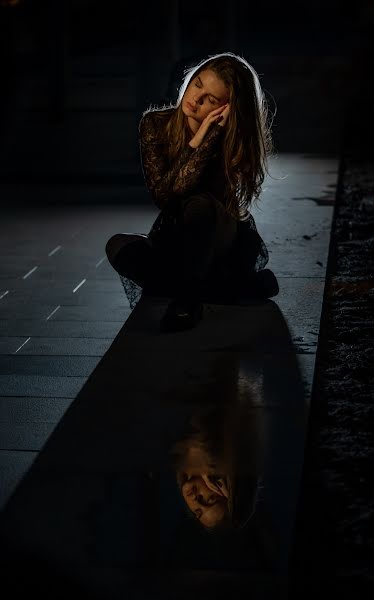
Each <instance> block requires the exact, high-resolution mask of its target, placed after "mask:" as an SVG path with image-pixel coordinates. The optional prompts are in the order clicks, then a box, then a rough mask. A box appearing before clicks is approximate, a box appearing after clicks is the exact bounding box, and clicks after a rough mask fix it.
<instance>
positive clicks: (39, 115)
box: [0, 0, 374, 185]
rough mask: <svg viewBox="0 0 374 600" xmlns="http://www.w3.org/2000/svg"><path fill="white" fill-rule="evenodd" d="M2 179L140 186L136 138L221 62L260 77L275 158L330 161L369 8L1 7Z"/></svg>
mask: <svg viewBox="0 0 374 600" xmlns="http://www.w3.org/2000/svg"><path fill="white" fill-rule="evenodd" d="M0 20H1V32H0V33H1V44H2V48H1V70H2V92H1V142H0V158H1V160H0V181H1V182H2V183H4V184H22V183H28V182H32V183H36V184H40V185H44V184H46V183H50V184H56V185H59V184H61V183H75V182H78V183H88V184H90V183H99V182H105V183H113V184H114V183H118V184H132V183H134V184H135V185H137V184H140V185H142V176H141V168H140V158H139V150H138V139H137V127H138V123H139V119H140V117H141V114H142V112H143V111H144V110H145V109H146V108H147V107H148V106H149V105H150V104H151V103H152V104H155V105H156V104H160V103H163V102H169V101H171V100H175V98H176V95H177V88H178V86H179V85H180V83H181V74H182V73H183V69H184V68H185V67H186V66H188V65H190V64H194V63H195V62H196V61H197V60H201V59H202V58H205V57H207V56H208V55H210V54H214V53H216V52H223V51H230V52H234V53H238V54H240V55H241V56H243V57H244V58H246V60H248V62H249V63H250V64H252V65H253V67H254V68H255V69H256V71H257V73H258V74H259V76H260V82H261V85H262V87H263V89H264V91H265V94H266V99H267V100H268V103H269V111H270V113H271V114H274V112H276V115H275V118H274V122H273V139H274V145H275V151H276V152H308V153H318V154H331V155H334V156H337V155H339V153H340V151H341V146H342V138H343V135H344V124H345V122H346V119H347V115H348V114H349V113H350V112H351V113H352V111H354V112H356V111H357V118H358V120H359V122H360V124H361V125H363V126H364V120H365V118H367V115H365V114H364V115H363V114H360V106H359V105H357V96H355V92H357V87H358V86H362V85H365V84H364V81H363V80H365V79H366V78H368V77H369V73H368V72H367V71H365V70H363V69H362V64H363V59H364V58H365V59H366V58H367V55H368V52H370V41H371V35H372V28H373V21H374V6H373V3H372V2H369V1H364V0H359V1H356V2H339V1H337V0H334V1H329V2H326V1H322V0H314V1H313V2H309V3H308V2H303V3H302V2H294V3H293V2H288V3H284V2H274V1H270V2H269V1H268V2H266V3H262V2H260V3H256V2H245V1H243V0H236V1H230V2H214V3H196V2H195V3H191V2H186V1H179V2H177V1H175V0H163V1H161V2H157V3H145V2H127V1H125V0H106V1H105V2H99V1H98V0H70V1H68V0H67V1H65V2H64V1H63V0H57V1H54V2H48V1H46V0H23V1H22V0H19V1H18V2H17V0H1V1H0Z"/></svg>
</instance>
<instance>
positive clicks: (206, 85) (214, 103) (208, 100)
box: [182, 69, 229, 123]
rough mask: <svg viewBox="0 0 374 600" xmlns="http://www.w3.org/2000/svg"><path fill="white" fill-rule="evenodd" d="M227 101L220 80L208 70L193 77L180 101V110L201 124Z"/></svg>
mask: <svg viewBox="0 0 374 600" xmlns="http://www.w3.org/2000/svg"><path fill="white" fill-rule="evenodd" d="M228 101H229V90H228V88H227V87H226V85H225V83H224V82H223V81H222V79H219V77H218V76H217V75H216V74H215V72H214V71H212V70H210V69H204V70H203V71H201V72H200V73H199V75H196V76H195V77H193V78H192V79H191V81H190V83H189V84H188V86H187V89H186V91H185V93H184V96H183V100H182V110H183V112H184V114H185V115H186V116H187V117H190V118H191V119H194V120H196V121H198V122H199V123H202V121H203V120H204V119H205V117H206V116H207V115H208V114H209V113H210V112H212V110H215V109H216V108H219V107H220V106H223V105H224V104H226V102H228Z"/></svg>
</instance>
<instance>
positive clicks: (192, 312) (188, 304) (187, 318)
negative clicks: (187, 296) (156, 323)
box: [160, 298, 203, 332]
mask: <svg viewBox="0 0 374 600" xmlns="http://www.w3.org/2000/svg"><path fill="white" fill-rule="evenodd" d="M202 316H203V304H202V302H201V301H200V300H183V299H178V298H175V299H174V300H172V301H171V302H170V303H169V305H168V307H167V309H166V311H165V314H164V316H163V317H162V319H161V321H160V329H161V331H163V332H168V331H183V330H184V329H191V328H192V327H195V325H197V323H198V322H199V321H200V319H201V318H202Z"/></svg>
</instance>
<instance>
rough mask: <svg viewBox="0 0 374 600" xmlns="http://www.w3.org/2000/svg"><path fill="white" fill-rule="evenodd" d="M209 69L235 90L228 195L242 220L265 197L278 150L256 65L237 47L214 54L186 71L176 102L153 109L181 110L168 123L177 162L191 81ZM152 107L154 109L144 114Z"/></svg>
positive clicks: (227, 147) (226, 145)
mask: <svg viewBox="0 0 374 600" xmlns="http://www.w3.org/2000/svg"><path fill="white" fill-rule="evenodd" d="M204 69H211V70H212V71H214V73H215V74H216V75H217V77H219V78H220V79H221V80H222V81H223V82H224V83H225V85H226V86H227V87H228V89H229V100H228V102H229V103H230V112H229V116H228V120H227V124H226V125H225V128H224V129H225V132H224V141H223V155H224V168H225V175H226V180H227V183H226V189H225V195H226V198H227V199H228V204H227V209H228V211H229V212H230V213H231V214H232V215H233V216H234V217H235V218H237V219H242V218H243V217H245V216H246V215H247V214H248V209H249V207H250V205H251V204H252V202H253V201H256V200H258V198H259V196H260V193H261V191H262V184H263V181H264V178H265V171H266V172H267V173H269V172H268V167H267V159H268V156H269V155H270V154H272V153H273V150H274V147H273V142H272V137H271V125H272V121H271V123H269V122H268V107H267V102H266V99H265V96H264V93H263V91H262V89H261V85H260V82H259V78H258V75H257V73H256V71H255V70H254V68H253V67H252V66H251V65H250V64H249V63H248V62H247V61H246V60H245V59H244V58H242V57H241V56H238V55H236V54H233V53H232V52H223V53H220V54H215V55H213V56H210V57H209V58H207V59H205V60H202V61H201V62H199V63H198V64H197V65H196V66H194V67H189V68H187V69H185V70H184V71H183V73H184V77H183V82H182V85H181V86H180V88H179V91H178V98H177V101H176V103H175V104H170V105H169V106H165V105H164V107H163V108H162V109H151V110H152V112H157V113H159V114H160V116H161V115H164V114H165V109H166V110H167V111H169V113H170V108H175V109H176V110H175V111H174V112H173V113H172V116H171V117H170V119H169V121H168V123H167V125H166V131H167V135H168V142H169V160H170V162H172V161H173V160H174V159H175V157H176V156H177V155H178V154H179V152H180V151H181V149H182V148H183V147H184V146H185V145H186V144H187V143H188V142H187V136H188V130H187V118H186V116H185V114H184V113H183V111H182V99H183V96H184V93H185V91H186V89H187V87H188V85H189V83H190V82H191V80H192V79H193V78H194V77H195V76H197V75H198V74H199V73H200V72H201V71H203V70H204ZM146 112H150V110H149V109H148V110H147V111H144V113H143V114H145V113H146ZM273 118H274V116H273ZM272 120H273V119H272Z"/></svg>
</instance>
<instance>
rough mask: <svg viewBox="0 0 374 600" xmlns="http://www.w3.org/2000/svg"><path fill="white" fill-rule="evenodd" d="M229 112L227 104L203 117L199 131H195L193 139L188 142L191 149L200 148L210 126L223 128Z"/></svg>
mask: <svg viewBox="0 0 374 600" xmlns="http://www.w3.org/2000/svg"><path fill="white" fill-rule="evenodd" d="M229 112H230V105H229V103H227V104H224V105H223V106H220V107H219V108H216V109H215V110H212V111H211V112H210V113H209V115H207V116H206V117H205V119H204V121H202V123H201V125H200V127H199V129H198V130H197V132H196V133H195V135H194V136H193V138H192V139H191V140H190V142H189V145H190V146H191V147H192V148H197V147H198V146H200V144H201V142H202V141H203V139H204V137H205V135H206V133H207V132H208V130H209V127H210V126H211V124H212V123H218V124H219V125H220V126H221V127H223V126H224V125H225V123H226V121H227V118H228V114H229Z"/></svg>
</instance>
